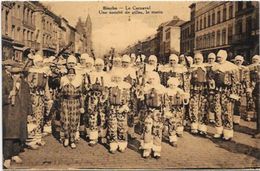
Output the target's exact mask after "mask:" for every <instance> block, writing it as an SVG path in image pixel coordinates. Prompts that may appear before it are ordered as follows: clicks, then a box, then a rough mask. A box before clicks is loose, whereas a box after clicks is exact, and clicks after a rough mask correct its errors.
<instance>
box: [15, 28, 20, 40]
mask: <svg viewBox="0 0 260 171" xmlns="http://www.w3.org/2000/svg"><path fill="white" fill-rule="evenodd" d="M16 30H17V35H16V40H18V41H19V40H20V27H17V29H16Z"/></svg>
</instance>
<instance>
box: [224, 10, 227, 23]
mask: <svg viewBox="0 0 260 171" xmlns="http://www.w3.org/2000/svg"><path fill="white" fill-rule="evenodd" d="M226 19H227V8H226V7H224V9H223V21H226Z"/></svg>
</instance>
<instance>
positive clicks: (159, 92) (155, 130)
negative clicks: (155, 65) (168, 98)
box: [140, 72, 165, 158]
mask: <svg viewBox="0 0 260 171" xmlns="http://www.w3.org/2000/svg"><path fill="white" fill-rule="evenodd" d="M164 95H165V87H164V86H163V85H161V84H160V77H159V75H158V73H156V72H150V73H148V83H147V84H145V86H144V90H143V100H144V104H145V108H146V110H145V115H144V126H143V132H142V140H141V147H140V148H141V149H143V157H144V158H146V157H149V156H150V155H151V153H152V152H153V156H154V157H155V158H160V156H161V148H162V146H161V143H162V129H163V106H164Z"/></svg>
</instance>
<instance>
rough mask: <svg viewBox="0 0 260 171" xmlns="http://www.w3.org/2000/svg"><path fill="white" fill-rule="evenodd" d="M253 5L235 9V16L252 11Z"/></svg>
mask: <svg viewBox="0 0 260 171" xmlns="http://www.w3.org/2000/svg"><path fill="white" fill-rule="evenodd" d="M254 9H255V8H254V6H250V7H248V8H245V9H242V10H239V11H236V17H238V16H241V15H246V14H248V13H252V12H253V11H254Z"/></svg>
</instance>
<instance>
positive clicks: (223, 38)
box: [222, 29, 227, 45]
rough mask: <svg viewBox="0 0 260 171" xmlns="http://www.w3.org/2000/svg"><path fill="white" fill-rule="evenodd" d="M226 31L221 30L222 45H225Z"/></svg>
mask: <svg viewBox="0 0 260 171" xmlns="http://www.w3.org/2000/svg"><path fill="white" fill-rule="evenodd" d="M226 40H227V39H226V29H223V30H222V44H223V45H225V44H227V41H226Z"/></svg>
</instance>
